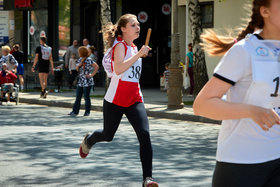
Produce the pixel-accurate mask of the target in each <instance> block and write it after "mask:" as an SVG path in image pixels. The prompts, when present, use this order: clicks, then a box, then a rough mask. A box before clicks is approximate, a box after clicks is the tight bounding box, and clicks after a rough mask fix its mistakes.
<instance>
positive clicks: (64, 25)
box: [58, 0, 70, 61]
mask: <svg viewBox="0 0 280 187" xmlns="http://www.w3.org/2000/svg"><path fill="white" fill-rule="evenodd" d="M58 11H59V12H58V13H59V18H58V19H59V21H58V37H59V53H58V55H59V60H60V61H63V56H64V54H65V52H66V50H67V47H68V46H69V45H70V0H59V10H58Z"/></svg>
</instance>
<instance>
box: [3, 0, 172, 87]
mask: <svg viewBox="0 0 280 187" xmlns="http://www.w3.org/2000/svg"><path fill="white" fill-rule="evenodd" d="M18 2H19V1H18V0H4V9H5V10H9V11H10V12H11V11H12V12H13V13H14V15H15V17H16V19H15V37H14V38H15V40H14V42H16V43H21V44H22V46H23V50H24V52H25V53H26V54H28V56H29V60H30V61H32V60H33V58H34V55H35V54H34V53H35V48H36V46H38V45H39V38H40V35H42V34H45V35H46V36H47V38H48V45H50V46H51V47H52V48H53V57H54V60H55V61H56V63H63V62H62V61H63V55H64V53H65V51H66V49H67V47H68V46H69V45H71V43H72V41H73V40H74V39H77V40H79V41H80V44H82V40H83V39H84V38H87V39H88V40H89V42H90V44H91V45H94V46H95V47H96V48H97V53H98V57H99V58H98V64H99V65H100V66H101V60H102V57H103V41H102V33H100V30H101V23H100V2H99V0H21V2H25V3H20V4H18ZM110 3H111V4H110V6H111V14H112V15H111V18H112V22H113V23H116V21H117V19H118V18H119V17H120V16H121V15H122V14H125V13H132V14H135V15H136V16H137V17H138V19H139V22H140V26H141V35H140V38H139V39H137V40H136V41H135V44H136V45H137V46H138V48H140V47H141V46H142V45H143V44H144V42H145V37H146V32H147V30H148V28H152V30H153V31H152V36H151V40H150V46H151V47H152V49H153V50H152V51H151V53H150V54H149V56H148V57H147V58H145V59H143V71H142V76H141V84H142V86H147V87H158V86H159V82H160V81H159V79H160V76H161V75H162V73H163V71H164V64H165V63H167V62H170V47H171V41H170V40H171V38H170V35H171V8H170V7H171V1H170V0H160V1H159V3H156V4H154V3H150V2H149V1H148V0H142V1H131V0H111V1H110ZM147 5H149V6H147ZM104 78H105V74H104V72H103V71H102V70H101V71H100V74H99V75H98V76H97V77H96V81H97V85H101V86H102V85H104Z"/></svg>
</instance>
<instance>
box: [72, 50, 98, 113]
mask: <svg viewBox="0 0 280 187" xmlns="http://www.w3.org/2000/svg"><path fill="white" fill-rule="evenodd" d="M79 56H80V58H79V60H78V62H77V68H76V69H77V71H79V78H78V83H77V90H76V100H75V104H74V106H73V110H72V112H70V113H69V115H70V116H77V115H78V114H79V111H80V107H81V99H82V96H83V95H84V99H85V105H86V110H85V113H84V116H89V115H90V109H91V101H90V90H91V87H92V86H93V85H94V80H93V77H94V75H95V74H96V72H97V71H98V69H99V66H98V65H97V64H96V63H95V62H93V60H92V59H91V58H89V57H88V56H89V53H88V49H87V48H86V47H84V46H82V47H79Z"/></svg>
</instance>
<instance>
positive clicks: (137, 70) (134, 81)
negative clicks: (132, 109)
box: [105, 44, 143, 107]
mask: <svg viewBox="0 0 280 187" xmlns="http://www.w3.org/2000/svg"><path fill="white" fill-rule="evenodd" d="M118 45H123V44H118ZM137 52H138V49H137V47H136V46H135V45H134V44H132V45H131V46H128V45H127V53H126V55H125V58H124V60H127V59H129V58H131V57H132V56H134V55H135V54H136V53H137ZM113 64H114V63H113ZM113 69H114V70H115V68H113ZM141 71H142V59H141V58H139V59H138V60H137V61H136V62H135V63H134V64H133V65H132V66H130V67H129V68H128V69H127V70H126V71H125V72H123V73H122V74H121V75H116V73H115V72H113V76H112V79H111V83H110V86H109V88H108V90H107V93H106V95H105V100H106V101H108V102H110V103H113V104H116V105H118V106H121V107H129V106H131V105H133V104H134V103H136V102H143V98H142V93H141V90H140V85H139V80H140V76H141Z"/></svg>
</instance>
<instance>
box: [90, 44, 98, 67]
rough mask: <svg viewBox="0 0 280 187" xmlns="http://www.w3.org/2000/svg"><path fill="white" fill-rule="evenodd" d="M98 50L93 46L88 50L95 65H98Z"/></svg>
mask: <svg viewBox="0 0 280 187" xmlns="http://www.w3.org/2000/svg"><path fill="white" fill-rule="evenodd" d="M95 50H96V48H95V47H94V46H93V45H92V46H90V47H89V48H88V51H89V58H91V59H92V60H93V61H94V62H95V63H97V56H96V54H95Z"/></svg>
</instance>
